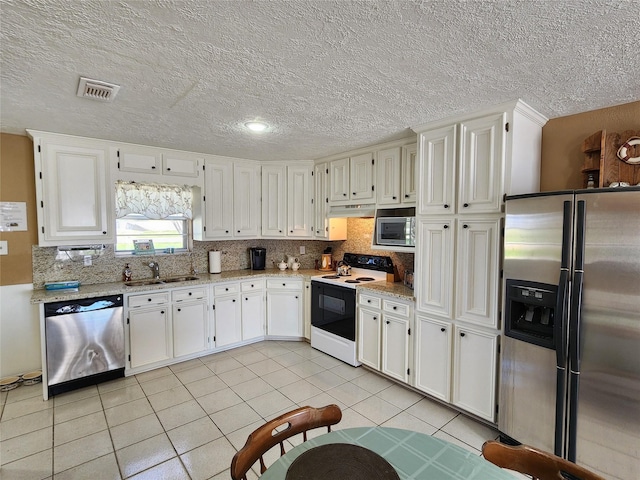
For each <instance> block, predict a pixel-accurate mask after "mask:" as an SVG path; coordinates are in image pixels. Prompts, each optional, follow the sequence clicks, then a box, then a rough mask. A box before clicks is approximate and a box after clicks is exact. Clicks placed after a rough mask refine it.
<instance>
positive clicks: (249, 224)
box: [233, 164, 261, 238]
mask: <svg viewBox="0 0 640 480" xmlns="http://www.w3.org/2000/svg"><path fill="white" fill-rule="evenodd" d="M260 187H261V185H260V166H257V165H238V164H236V165H234V168H233V225H234V233H233V235H234V236H235V237H239V238H242V237H257V236H258V235H259V232H260V217H261V215H260V197H261V188H260Z"/></svg>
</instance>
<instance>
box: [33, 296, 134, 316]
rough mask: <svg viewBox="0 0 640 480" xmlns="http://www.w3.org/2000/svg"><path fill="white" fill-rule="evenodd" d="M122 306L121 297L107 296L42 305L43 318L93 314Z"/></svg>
mask: <svg viewBox="0 0 640 480" xmlns="http://www.w3.org/2000/svg"><path fill="white" fill-rule="evenodd" d="M122 306H123V300H122V295H109V296H105V297H92V298H79V299H77V300H67V301H64V302H51V303H45V304H44V316H45V317H57V316H59V315H68V314H72V313H83V312H95V311H97V310H104V309H106V308H117V307H122Z"/></svg>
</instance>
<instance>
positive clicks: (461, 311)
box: [455, 217, 501, 328]
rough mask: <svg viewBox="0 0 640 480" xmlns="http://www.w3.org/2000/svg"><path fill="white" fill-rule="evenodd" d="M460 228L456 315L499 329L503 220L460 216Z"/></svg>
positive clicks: (458, 229)
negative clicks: (501, 222) (501, 221)
mask: <svg viewBox="0 0 640 480" xmlns="http://www.w3.org/2000/svg"><path fill="white" fill-rule="evenodd" d="M457 231H458V232H457V233H458V245H457V253H456V255H457V259H456V265H457V271H456V312H455V316H456V318H459V319H460V320H464V321H467V322H471V323H475V324H478V325H484V326H486V327H492V328H498V287H499V268H498V265H499V262H500V258H499V257H500V244H501V242H500V237H499V236H500V219H499V218H477V217H472V218H460V219H458V226H457Z"/></svg>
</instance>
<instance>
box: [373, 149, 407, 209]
mask: <svg viewBox="0 0 640 480" xmlns="http://www.w3.org/2000/svg"><path fill="white" fill-rule="evenodd" d="M377 160H378V163H377V166H376V169H377V172H376V179H377V180H378V183H377V185H376V187H377V190H378V194H377V199H376V203H377V204H378V205H397V204H399V203H400V202H401V200H402V199H401V193H400V191H401V180H400V177H401V150H400V147H396V148H389V149H387V150H380V151H379V152H378V158H377Z"/></svg>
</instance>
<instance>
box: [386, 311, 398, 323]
mask: <svg viewBox="0 0 640 480" xmlns="http://www.w3.org/2000/svg"><path fill="white" fill-rule="evenodd" d="M393 309H394V310H397V309H398V307H393ZM387 323H389V322H387Z"/></svg>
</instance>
